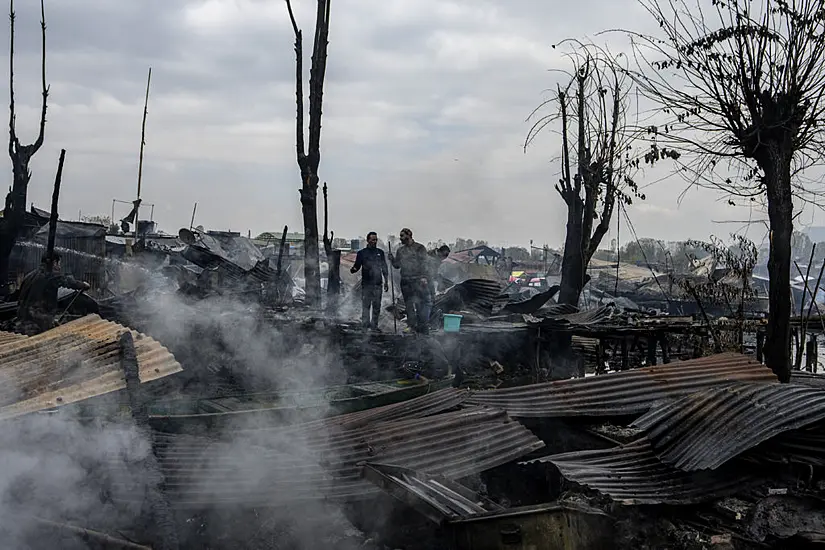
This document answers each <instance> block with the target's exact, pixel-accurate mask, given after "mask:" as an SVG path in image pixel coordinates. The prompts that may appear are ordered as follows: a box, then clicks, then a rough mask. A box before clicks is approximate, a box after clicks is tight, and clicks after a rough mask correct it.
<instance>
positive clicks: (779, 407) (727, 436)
mask: <svg viewBox="0 0 825 550" xmlns="http://www.w3.org/2000/svg"><path fill="white" fill-rule="evenodd" d="M821 420H825V391H823V390H821V389H819V388H812V387H809V386H800V385H792V384H734V385H730V386H727V387H723V388H708V389H706V390H704V391H700V392H697V393H694V394H692V395H688V396H685V397H683V398H681V399H679V400H677V401H675V402H672V403H668V404H663V405H661V406H658V407H656V408H654V409H653V410H651V411H650V412H649V413H647V414H646V415H644V416H643V417H641V418H639V419H637V420H636V421H635V422H634V423H633V426H634V427H636V428H639V429H641V430H645V431H646V432H647V438H648V439H649V440H650V442H651V444H652V446H653V448H654V450H655V452H656V454H657V456H658V457H659V458H660V459H661V460H662V461H663V462H666V463H667V464H671V465H673V466H675V467H677V468H680V469H683V470H688V471H695V470H708V469H714V468H718V467H719V466H721V465H722V464H724V463H725V462H727V461H729V460H730V459H732V458H734V457H736V456H738V455H740V454H741V453H743V452H745V451H747V450H749V449H752V448H753V447H756V446H757V445H759V444H760V443H763V442H765V441H768V440H769V439H771V438H772V437H774V436H777V435H779V434H781V433H783V432H787V431H790V430H795V429H798V428H802V427H805V426H808V425H810V424H813V423H815V422H819V421H821Z"/></svg>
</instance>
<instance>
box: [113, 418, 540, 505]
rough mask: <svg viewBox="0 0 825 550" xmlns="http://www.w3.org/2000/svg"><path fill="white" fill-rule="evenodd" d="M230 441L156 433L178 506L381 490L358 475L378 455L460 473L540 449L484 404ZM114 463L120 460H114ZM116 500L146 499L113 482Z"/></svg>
mask: <svg viewBox="0 0 825 550" xmlns="http://www.w3.org/2000/svg"><path fill="white" fill-rule="evenodd" d="M255 436H256V437H251V438H248V439H242V438H241V437H237V438H236V439H234V440H233V441H232V442H230V443H223V442H212V441H208V440H204V439H202V438H194V437H186V436H169V435H158V436H157V441H156V448H157V452H158V460H159V464H160V467H161V470H162V471H163V473H164V475H165V482H166V490H167V494H168V495H169V497H170V500H171V502H172V505H173V506H175V507H178V508H199V507H203V506H220V505H226V506H239V505H244V506H280V505H285V504H294V503H296V502H299V501H305V500H315V499H325V500H326V499H332V500H337V501H342V500H350V499H356V498H361V497H364V496H366V495H370V494H373V493H374V492H375V491H377V489H376V488H375V487H374V486H372V485H371V484H370V483H369V482H367V481H365V480H363V479H361V478H360V473H361V472H360V471H361V464H362V463H364V462H368V461H369V462H372V461H376V462H382V463H390V464H396V465H398V466H402V467H405V468H414V469H417V470H420V471H422V472H426V473H431V474H437V475H443V476H447V477H449V478H453V479H456V478H461V477H464V476H467V475H471V474H475V473H478V472H481V471H484V470H487V469H490V468H493V467H496V466H499V465H502V464H505V463H507V462H509V461H511V460H514V459H517V458H519V457H522V456H524V455H526V454H528V453H530V452H532V451H534V450H536V449H539V448H541V447H543V446H544V443H542V442H541V441H540V440H539V439H538V438H537V437H536V436H534V435H533V434H532V433H531V432H530V431H529V430H527V429H526V428H524V427H523V426H522V425H521V424H519V423H518V422H515V421H513V420H511V419H510V418H508V417H507V415H506V414H505V413H504V412H502V411H492V410H483V409H471V410H463V411H459V412H453V413H445V414H440V415H436V416H431V417H427V418H423V419H413V420H404V421H395V422H380V423H376V424H372V425H370V426H366V427H363V428H358V429H352V430H346V429H323V428H316V429H306V430H304V431H302V432H298V433H296V431H295V430H284V431H283V432H278V431H268V432H257V433H256V434H255ZM112 460H113V464H112V466H113V468H118V467H122V466H119V465H118V464H117V459H116V457H113V458H112ZM113 497H114V498H115V499H116V500H119V501H134V500H140V499H142V494H141V493H140V492H138V491H135V488H134V487H131V486H129V485H128V484H127V485H120V484H118V483H115V486H114V487H113Z"/></svg>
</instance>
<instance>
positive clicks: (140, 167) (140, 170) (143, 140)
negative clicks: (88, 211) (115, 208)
mask: <svg viewBox="0 0 825 550" xmlns="http://www.w3.org/2000/svg"><path fill="white" fill-rule="evenodd" d="M151 83H152V67H149V77H148V78H147V79H146V98H145V99H144V100H143V122H142V123H141V125H140V158H139V159H138V180H137V200H138V201H140V187H141V183H142V182H143V149H144V147H146V115H148V114H149V86H150V84H151ZM139 210H140V202H138V203H137V204H136V205H135V244H137V240H138V226H139V225H140V216H139V215H138V211H139Z"/></svg>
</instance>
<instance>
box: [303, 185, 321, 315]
mask: <svg viewBox="0 0 825 550" xmlns="http://www.w3.org/2000/svg"><path fill="white" fill-rule="evenodd" d="M304 181H308V182H309V183H307V184H305V185H304V187H303V188H302V189H301V214H302V215H303V218H304V281H305V283H304V284H305V285H306V286H305V290H306V302H307V304H309V305H312V306H316V305H318V304H319V302H320V299H321V267H320V265H319V261H320V260H319V258H320V252H321V251H320V248H319V247H318V238H319V235H318V201H317V197H318V176H312V175H311V176H309V177H308V178H306V179H305V180H304ZM313 182H314V183H313Z"/></svg>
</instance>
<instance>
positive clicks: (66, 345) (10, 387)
mask: <svg viewBox="0 0 825 550" xmlns="http://www.w3.org/2000/svg"><path fill="white" fill-rule="evenodd" d="M126 330H131V329H129V328H127V327H124V326H122V325H119V324H117V323H113V322H111V321H104V320H103V319H101V318H100V317H98V316H97V315H87V316H86V317H83V318H82V319H77V320H75V321H72V322H70V323H66V324H65V325H61V326H59V327H57V328H55V329H52V330H50V331H47V332H44V333H42V334H38V335H37V336H32V337H30V338H28V337H18V335H9V333H0V419H5V418H10V417H14V416H19V415H21V414H25V413H30V412H34V411H39V410H43V409H48V408H51V407H55V406H59V405H66V404H69V403H74V402H77V401H81V400H83V399H88V398H90V397H94V396H97V395H102V394H104V393H109V392H112V391H116V390H120V389H123V388H125V387H126V382H125V380H124V378H123V371H122V369H121V367H120V344H119V342H118V338H119V336H120V334H122V333H123V332H124V331H126ZM131 332H132V336H133V337H134V341H135V351H136V352H137V359H138V366H139V368H140V379H141V381H142V382H148V381H150V380H156V379H158V378H162V377H164V376H168V375H170V374H174V373H176V372H180V371H181V370H182V369H181V366H180V363H178V362H177V361H176V360H175V357H174V356H173V355H172V354H171V353H169V351H168V350H167V349H166V348H165V347H163V346H162V345H161V344H160V343H159V342H158V341H157V340H154V339H152V338H150V337H148V336H146V335H144V334H141V333H138V332H136V331H131Z"/></svg>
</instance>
